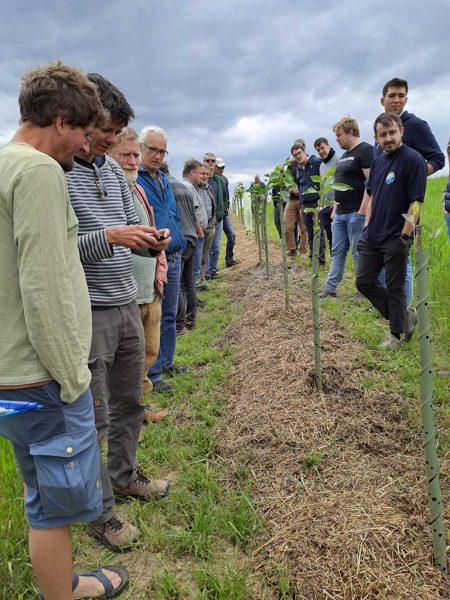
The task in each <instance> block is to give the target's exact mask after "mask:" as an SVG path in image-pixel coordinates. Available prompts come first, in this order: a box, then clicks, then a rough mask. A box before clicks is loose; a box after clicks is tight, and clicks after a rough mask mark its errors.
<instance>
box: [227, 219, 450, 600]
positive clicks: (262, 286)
mask: <svg viewBox="0 0 450 600" xmlns="http://www.w3.org/2000/svg"><path fill="white" fill-rule="evenodd" d="M238 229H239V230H240V236H239V240H238V245H237V248H238V250H239V252H238V254H239V258H241V259H242V263H241V264H240V265H239V267H238V268H235V269H233V272H232V273H230V272H227V277H226V278H227V282H228V287H229V289H230V293H231V294H234V296H235V299H236V302H238V303H239V304H241V305H242V307H243V313H242V315H241V316H240V317H239V319H238V321H237V322H236V323H234V324H231V325H230V326H229V327H228V328H227V330H226V332H225V336H224V339H225V340H226V342H227V343H231V344H233V345H234V344H236V345H238V346H239V347H240V348H241V350H240V351H239V353H238V355H237V358H236V361H235V363H234V365H233V367H232V371H231V373H230V377H229V381H228V382H227V385H226V388H225V389H226V394H227V399H228V406H229V413H228V415H227V417H226V418H225V422H224V424H223V427H222V428H221V431H220V432H219V443H220V450H219V451H220V453H221V454H222V455H223V456H224V457H225V458H226V459H227V460H228V461H230V462H231V465H232V466H234V467H235V471H236V473H239V469H242V465H243V464H244V465H246V467H247V468H248V470H249V472H250V473H251V475H252V478H253V495H254V498H255V500H256V504H257V508H258V509H259V511H260V512H261V513H262V515H263V517H264V523H265V526H264V530H263V537H262V538H259V540H258V542H257V544H258V545H257V546H256V545H255V547H253V548H252V549H251V551H252V560H253V563H254V567H255V568H257V569H258V570H260V571H261V572H262V573H263V574H264V575H265V577H266V578H267V579H268V580H269V581H271V582H272V583H273V584H274V590H275V585H276V580H277V577H278V576H277V573H278V574H279V570H280V567H281V568H284V569H285V572H286V573H289V574H290V575H289V596H287V595H284V596H282V595H280V593H279V592H276V591H274V592H273V598H281V597H283V598H288V597H289V598H295V599H296V600H299V599H305V600H313V599H318V600H322V599H323V600H326V599H333V600H338V599H345V600H347V599H358V600H361V599H365V598H380V599H387V598H389V599H393V600H401V599H405V600H406V599H407V600H416V599H417V600H422V599H423V600H425V599H427V600H431V599H438V598H444V597H448V596H447V583H448V582H445V581H444V578H443V577H442V576H441V574H440V573H439V572H438V571H437V570H436V569H434V568H433V567H432V565H431V557H432V542H431V534H430V528H429V526H428V504H427V496H426V481H425V472H424V464H423V463H424V461H423V454H422V448H421V434H420V431H416V430H412V429H411V428H410V426H409V425H408V423H407V421H406V419H405V410H406V407H407V404H408V403H411V400H410V399H409V400H406V399H404V398H402V397H401V396H400V395H398V394H396V393H392V391H387V390H382V389H380V390H376V391H374V390H369V389H364V384H363V381H364V377H365V376H367V375H368V371H367V370H365V369H364V366H362V365H361V364H359V363H358V359H357V355H358V351H359V350H360V349H361V347H360V346H359V344H358V343H356V342H355V341H354V340H351V339H349V337H348V336H347V335H346V334H345V333H344V332H343V331H342V330H341V329H340V327H339V323H337V322H334V321H331V320H327V319H325V318H324V319H323V322H322V342H323V365H324V383H325V386H327V390H328V391H327V393H326V394H323V395H321V394H319V393H318V392H317V391H316V390H315V389H314V387H313V386H312V383H311V382H312V373H313V368H314V362H313V360H314V359H313V346H312V324H311V314H310V301H309V279H308V277H309V275H308V273H307V271H306V269H304V268H303V269H302V267H301V266H299V265H298V264H295V265H293V266H292V269H291V271H290V276H291V281H292V294H291V300H292V308H291V310H290V312H289V313H287V312H286V311H285V309H284V296H283V290H282V288H281V281H282V273H281V267H280V259H279V258H278V256H279V255H280V250H279V249H278V248H275V247H272V248H271V260H272V263H274V264H272V266H271V279H270V282H267V280H266V279H265V271H264V268H263V267H258V266H257V248H256V246H255V242H254V239H253V236H250V235H247V236H246V235H245V234H244V233H243V231H242V229H241V228H240V227H238ZM337 301H339V300H337ZM415 401H416V402H419V400H415ZM449 462H450V461H449V459H448V457H447V460H443V461H441V467H443V470H444V471H446V472H447V473H448V467H449V466H450V465H449ZM443 463H446V464H443ZM229 483H230V484H231V485H233V481H230V482H229ZM442 485H443V492H444V506H447V507H448V506H449V497H450V490H449V487H450V486H449V480H448V478H446V479H445V478H443V481H442ZM447 516H448V510H447ZM275 565H277V566H275Z"/></svg>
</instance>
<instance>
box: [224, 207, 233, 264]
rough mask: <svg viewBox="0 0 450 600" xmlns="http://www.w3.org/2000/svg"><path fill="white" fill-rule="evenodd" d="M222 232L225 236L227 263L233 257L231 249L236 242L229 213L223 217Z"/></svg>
mask: <svg viewBox="0 0 450 600" xmlns="http://www.w3.org/2000/svg"><path fill="white" fill-rule="evenodd" d="M223 232H224V234H225V235H226V236H227V247H226V249H225V264H227V263H229V262H231V261H232V260H233V258H234V256H233V251H234V244H235V242H236V234H235V232H234V229H233V224H232V223H231V219H230V216H229V215H225V216H224V218H223Z"/></svg>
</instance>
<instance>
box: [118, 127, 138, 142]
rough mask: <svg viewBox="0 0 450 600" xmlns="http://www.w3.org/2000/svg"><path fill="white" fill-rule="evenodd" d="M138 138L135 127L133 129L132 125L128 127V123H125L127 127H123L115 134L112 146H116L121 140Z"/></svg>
mask: <svg viewBox="0 0 450 600" xmlns="http://www.w3.org/2000/svg"><path fill="white" fill-rule="evenodd" d="M138 139H139V136H138V134H137V131H136V130H135V129H133V128H132V127H130V126H129V125H127V127H124V128H123V129H122V131H121V132H120V133H119V135H117V136H116V139H115V140H114V144H113V146H116V145H117V144H119V143H120V142H121V141H122V140H138Z"/></svg>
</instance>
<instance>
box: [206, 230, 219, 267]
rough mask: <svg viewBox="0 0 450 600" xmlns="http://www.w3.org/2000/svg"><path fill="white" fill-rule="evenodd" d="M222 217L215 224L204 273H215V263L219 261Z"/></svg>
mask: <svg viewBox="0 0 450 600" xmlns="http://www.w3.org/2000/svg"><path fill="white" fill-rule="evenodd" d="M222 231H223V219H222V221H219V222H218V223H217V225H216V233H215V234H214V239H213V243H212V246H211V250H210V251H209V260H208V265H207V267H206V274H207V275H212V274H213V273H217V263H218V262H219V254H220V244H221V241H222Z"/></svg>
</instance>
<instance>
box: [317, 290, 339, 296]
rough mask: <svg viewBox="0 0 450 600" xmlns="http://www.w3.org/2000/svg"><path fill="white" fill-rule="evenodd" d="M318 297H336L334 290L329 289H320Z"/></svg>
mask: <svg viewBox="0 0 450 600" xmlns="http://www.w3.org/2000/svg"><path fill="white" fill-rule="evenodd" d="M319 298H337V294H336V292H330V291H329V290H322V291H321V292H319Z"/></svg>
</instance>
